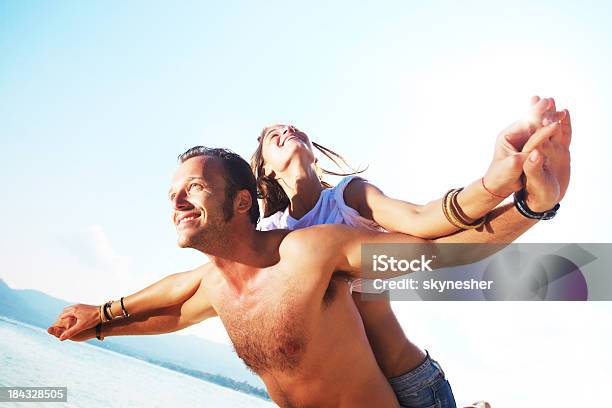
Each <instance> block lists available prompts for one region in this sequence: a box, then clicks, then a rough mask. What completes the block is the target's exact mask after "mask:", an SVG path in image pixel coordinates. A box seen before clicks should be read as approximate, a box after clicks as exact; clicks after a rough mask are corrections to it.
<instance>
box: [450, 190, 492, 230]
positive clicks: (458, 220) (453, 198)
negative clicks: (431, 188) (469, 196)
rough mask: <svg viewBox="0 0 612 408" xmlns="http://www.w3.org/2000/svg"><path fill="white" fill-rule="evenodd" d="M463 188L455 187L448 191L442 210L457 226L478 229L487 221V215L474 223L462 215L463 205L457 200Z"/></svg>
mask: <svg viewBox="0 0 612 408" xmlns="http://www.w3.org/2000/svg"><path fill="white" fill-rule="evenodd" d="M461 190H463V188H454V189H451V190H448V192H447V193H446V194H445V195H444V199H443V200H442V212H443V213H444V216H445V217H446V219H447V220H448V222H450V223H451V224H453V225H454V226H455V227H457V228H460V229H476V228H480V227H481V226H482V225H483V224H484V223H485V222H486V221H487V216H486V215H485V216H484V217H482V218H479V219H477V220H476V221H474V222H473V223H471V224H470V223H469V222H467V221H466V220H465V218H464V216H463V215H461V213H462V211H461V207H460V206H459V201H458V200H457V195H458V194H459V192H461Z"/></svg>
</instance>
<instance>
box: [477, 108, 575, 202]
mask: <svg viewBox="0 0 612 408" xmlns="http://www.w3.org/2000/svg"><path fill="white" fill-rule="evenodd" d="M566 115H567V111H561V112H557V111H556V107H555V101H554V99H552V98H545V99H540V98H539V97H537V96H534V97H533V98H532V99H531V111H530V114H529V116H528V118H527V119H525V120H521V121H518V122H515V123H513V124H512V125H510V126H509V127H507V128H506V129H504V130H503V131H502V132H501V133H500V134H499V136H498V137H497V142H496V144H495V152H494V155H493V160H492V162H491V165H490V166H489V169H488V170H487V173H486V174H485V176H484V180H483V181H484V184H485V186H487V189H488V190H490V191H492V192H493V193H495V194H496V195H499V196H502V197H507V196H509V195H510V194H512V193H513V192H515V191H518V190H520V189H521V188H523V181H522V179H521V175H522V173H523V165H524V163H525V161H526V160H527V157H528V156H529V153H530V152H531V151H532V150H533V149H534V148H535V147H536V146H537V145H538V144H539V143H542V142H543V141H544V140H545V138H546V137H551V135H550V134H548V133H545V134H539V135H538V136H540V137H532V136H534V133H535V132H536V131H537V130H538V129H541V128H542V127H543V126H548V125H553V126H554V123H556V122H558V121H560V120H562V119H563V118H564V117H565V116H566Z"/></svg>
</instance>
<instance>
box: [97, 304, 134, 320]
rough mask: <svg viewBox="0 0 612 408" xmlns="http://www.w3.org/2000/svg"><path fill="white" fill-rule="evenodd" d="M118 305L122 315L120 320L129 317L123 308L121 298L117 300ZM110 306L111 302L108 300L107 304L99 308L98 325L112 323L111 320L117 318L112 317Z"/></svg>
mask: <svg viewBox="0 0 612 408" xmlns="http://www.w3.org/2000/svg"><path fill="white" fill-rule="evenodd" d="M119 303H120V304H121V313H122V315H121V317H122V318H126V317H130V314H129V313H128V311H127V309H126V308H125V304H124V303H123V298H121V300H119ZM112 305H113V301H112V300H109V301H108V302H106V303H105V304H103V305H101V306H100V307H99V309H98V314H99V316H100V323H108V322H110V321H112V320H113V319H116V318H117V317H119V316H113V311H112Z"/></svg>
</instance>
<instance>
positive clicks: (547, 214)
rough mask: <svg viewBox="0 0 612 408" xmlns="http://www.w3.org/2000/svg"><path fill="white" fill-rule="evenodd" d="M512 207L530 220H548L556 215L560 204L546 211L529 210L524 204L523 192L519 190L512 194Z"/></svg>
mask: <svg viewBox="0 0 612 408" xmlns="http://www.w3.org/2000/svg"><path fill="white" fill-rule="evenodd" d="M514 206H515V207H516V209H517V210H518V212H519V213H521V215H522V216H524V217H527V218H531V219H532V220H550V219H551V218H554V216H555V215H557V210H558V209H559V208H560V207H561V204H559V203H557V204H556V205H555V206H554V207H553V208H551V209H550V210H548V211H543V212H536V211H533V210H531V209H530V208H529V207H528V206H527V203H526V202H525V190H524V189H523V190H520V191H517V192H516V193H514Z"/></svg>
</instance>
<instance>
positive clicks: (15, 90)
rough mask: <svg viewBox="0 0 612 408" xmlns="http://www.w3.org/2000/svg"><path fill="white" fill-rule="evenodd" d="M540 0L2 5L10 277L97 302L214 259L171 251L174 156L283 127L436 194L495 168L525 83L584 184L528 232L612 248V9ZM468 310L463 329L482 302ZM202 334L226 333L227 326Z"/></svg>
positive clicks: (394, 181) (530, 236)
mask: <svg viewBox="0 0 612 408" xmlns="http://www.w3.org/2000/svg"><path fill="white" fill-rule="evenodd" d="M533 3H534V2H526V1H523V2H512V4H509V3H508V2H504V3H497V4H495V3H494V2H486V1H469V2H461V3H457V2H450V1H448V2H442V1H439V2H427V3H416V2H384V4H381V2H355V1H350V2H349V1H347V2H334V3H333V4H328V3H327V2H309V3H308V5H305V4H299V3H290V2H280V1H279V2H266V3H265V4H262V2H238V1H230V2H223V3H218V4H212V3H206V2H180V3H178V4H172V6H170V5H169V3H162V2H150V1H147V2H136V1H134V2H86V3H85V2H78V3H75V2H42V1H39V2H36V1H32V2H20V1H3V2H1V3H0V56H1V57H0V159H1V160H2V164H1V168H2V171H1V172H0V182H1V183H2V186H3V193H2V200H1V201H0V222H1V224H2V226H3V228H4V234H2V236H1V237H0V257H1V259H2V265H1V269H0V277H2V278H3V279H5V280H6V281H7V282H8V283H9V284H10V285H11V286H13V287H29V288H37V289H40V290H43V291H45V292H47V293H50V294H53V295H56V296H59V297H63V298H66V299H72V300H75V301H80V302H86V303H99V302H102V301H105V300H107V298H117V297H119V296H122V295H125V294H126V293H130V292H132V291H134V290H137V289H140V288H142V287H143V286H145V285H147V284H149V283H151V282H153V281H155V280H157V279H159V278H161V277H162V276H164V275H166V274H168V273H170V272H175V271H180V270H187V269H191V268H192V267H194V266H196V265H198V264H199V263H201V262H204V261H205V258H204V257H203V256H201V255H199V254H197V253H195V252H194V251H191V250H179V249H178V248H177V247H176V243H175V234H174V232H173V228H172V225H171V223H170V221H169V217H170V207H169V204H168V203H167V199H166V191H167V189H168V186H169V180H170V176H171V173H172V171H173V170H174V167H175V163H176V161H175V158H176V156H177V155H178V154H179V153H181V152H182V151H184V150H185V149H187V148H188V147H191V146H193V145H196V144H205V145H208V146H225V147H230V148H232V149H234V150H235V151H237V152H239V153H240V154H242V155H243V156H245V157H249V156H250V154H251V153H252V151H253V150H254V149H255V147H256V142H255V138H256V137H257V135H258V132H259V130H260V129H261V128H262V127H263V126H264V125H266V124H268V123H271V122H278V121H281V122H290V123H293V124H295V125H296V126H298V127H300V128H301V129H303V130H305V131H306V132H307V133H309V135H310V136H311V137H312V138H313V139H314V140H315V141H318V142H320V143H322V144H324V145H326V146H328V147H331V148H333V149H334V150H336V151H339V152H340V153H342V154H343V155H344V156H345V157H347V158H348V159H350V161H351V162H352V163H355V164H366V163H367V164H369V166H370V167H369V170H368V172H367V173H366V176H367V177H368V178H369V179H370V180H371V181H372V182H374V183H375V184H377V185H379V186H381V187H382V188H383V190H384V191H386V192H387V193H389V194H390V195H392V196H395V197H399V198H403V199H406V200H409V201H413V202H417V203H425V202H427V201H428V200H432V199H435V198H438V197H440V196H441V195H442V194H443V193H444V192H445V191H446V190H448V189H449V188H450V187H454V186H461V185H466V184H467V183H469V182H471V181H472V180H475V179H477V178H479V177H480V176H482V175H483V173H484V171H485V170H486V168H487V166H488V163H489V161H490V158H491V155H492V149H493V144H494V141H495V137H496V135H497V133H498V132H499V131H500V130H502V129H503V128H504V127H505V126H506V125H508V124H509V123H511V122H512V121H514V120H516V119H519V118H520V117H521V116H522V115H523V114H524V113H525V112H526V109H527V103H528V100H529V97H530V96H531V95H533V94H539V95H543V96H555V97H556V98H557V103H558V106H560V107H567V108H569V109H570V110H571V113H572V119H573V124H574V141H573V144H572V166H573V167H572V181H571V184H570V189H569V191H568V194H567V196H566V198H565V200H564V203H563V205H562V208H561V210H560V212H559V216H558V217H557V218H556V219H555V220H553V221H552V222H550V223H547V224H543V225H538V226H536V227H535V228H534V229H532V230H531V231H529V232H528V233H527V234H525V236H524V237H523V238H522V239H523V240H524V241H541V242H547V241H548V242H551V241H554V242H571V241H574V242H610V238H611V236H610V231H611V229H612V221H611V217H610V216H609V215H606V214H607V212H608V210H609V205H608V202H609V201H610V199H611V198H612V197H611V194H610V191H609V188H608V186H609V184H610V175H611V174H612V171H611V170H612V162H611V161H610V159H609V154H610V152H611V151H612V149H611V142H610V135H611V129H610V124H609V121H607V117H608V116H609V107H608V104H609V101H610V99H611V98H610V97H611V96H612V83H611V82H612V81H611V79H610V76H609V74H608V73H609V72H612V41H611V40H612V34H611V32H610V24H609V16H610V15H612V10H611V8H612V7H611V6H610V5H609V3H608V2H604V1H601V2H592V3H589V6H588V7H586V6H585V4H584V3H574V4H569V3H568V2H566V3H560V2H538V4H533ZM408 307H410V308H412V307H413V306H407V305H405V304H401V305H396V308H397V310H398V313H399V315H400V318H401V319H402V323H404V324H406V325H409V324H410V321H411V319H410V310H411V309H408ZM417 307H418V308H423V307H424V306H417ZM435 307H438V306H435ZM458 307H461V308H465V310H466V312H465V313H463V314H459V315H457V316H455V317H454V320H453V321H452V325H453V327H458V329H457V330H459V331H461V332H462V333H463V335H465V334H466V333H469V332H470V330H471V326H470V325H471V322H472V320H471V319H470V318H469V317H468V316H469V315H470V314H473V313H476V314H480V313H485V312H483V309H482V306H481V305H476V306H471V305H462V306H458ZM504 307H507V308H510V307H513V306H505V305H503V306H496V308H504ZM534 307H539V306H534ZM470 308H471V309H470ZM589 308H599V309H597V311H591V309H589ZM406 309H408V310H406ZM419 310H420V309H419ZM462 310H464V309H462ZM487 310H492V309H491V307H487ZM496 310H497V309H496ZM521 310H522V309H521ZM546 310H548V309H546ZM580 310H583V311H584V314H585V315H589V316H590V315H591V314H593V315H597V313H608V312H609V311H610V308H609V307H608V306H607V305H599V306H595V305H593V306H591V305H587V306H584V307H583V308H582V309H580ZM593 310H595V309H593ZM507 312H508V310H507V309H504V310H501V309H500V310H497V311H496V312H495V313H507ZM439 313H440V315H443V314H444V312H442V309H440V312H439ZM523 313H524V314H525V315H524V317H525V319H527V321H529V316H534V315H537V314H538V313H537V312H534V311H533V310H531V311H528V310H527V309H525V311H524V312H523ZM540 313H544V311H543V309H540ZM463 315H465V316H466V317H465V319H464V320H462V317H461V316H463ZM574 315H575V316H581V317H582V318H585V317H584V316H583V315H581V314H577V315H576V314H574ZM574 315H573V316H574ZM558 319H559V320H557V323H554V322H551V323H550V324H551V325H555V324H558V325H561V324H562V322H563V316H561V315H559V316H558ZM427 321H429V320H427ZM588 321H590V320H588ZM423 324H426V323H425V320H424V322H423ZM449 324H451V323H449ZM500 324H501V323H500ZM587 326H588V325H587ZM503 327H506V326H503ZM503 327H502V328H500V330H502V329H503ZM589 327H590V326H589ZM431 330H440V328H437V329H435V328H433V327H432V328H431ZM583 330H586V331H587V332H588V327H587V328H583ZM606 330H608V331H607V332H606V333H608V334H609V333H610V332H611V331H610V330H609V327H608V328H607V329H606ZM195 332H197V333H198V334H201V335H203V336H207V337H209V338H213V339H217V340H220V341H226V339H225V337H224V334H223V333H222V329H220V326H219V325H218V323H211V324H208V323H207V324H206V325H204V329H196V330H195ZM548 333H549V331H547V330H542V331H541V333H540V336H543V337H541V339H545V340H542V341H548V340H550V339H549V337H547V336H550V334H548ZM593 335H596V334H595V333H594V334H593ZM422 337H424V338H425V339H426V340H428V341H429V340H431V342H434V343H435V342H436V340H433V339H430V337H429V335H428V334H427V333H426V332H423V336H422ZM452 345H453V342H449V341H439V340H438V344H436V347H438V349H440V350H442V353H444V350H446V352H447V354H448V355H449V356H452V355H453V353H452V352H451V351H450V350H452ZM477 358H478V357H477V356H476V355H475V354H470V356H469V359H471V361H476V359H477ZM509 358H510V357H509ZM551 358H552V357H551ZM606 358H608V359H610V356H609V355H608V356H607V357H606ZM553 360H554V359H553ZM553 360H551V361H552V362H554V361H553ZM608 361H609V360H608ZM464 365H465V364H464ZM464 365H463V366H464ZM460 367H462V365H461V364H460V363H459V362H457V368H456V370H459V371H460ZM474 375H475V374H474ZM470 378H472V377H470ZM483 381H484V380H483ZM466 386H467V385H466ZM464 388H465V387H464ZM499 392H500V393H503V390H502V391H499ZM472 395H473V394H472ZM500 395H502V394H500ZM507 397H508V396H506V395H505V394H504V395H503V398H507ZM503 398H502V397H499V396H498V400H500V399H502V400H503ZM510 406H512V404H510ZM523 406H526V405H523Z"/></svg>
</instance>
